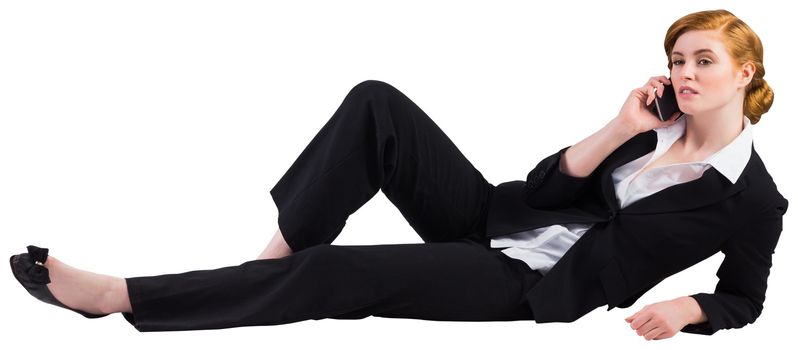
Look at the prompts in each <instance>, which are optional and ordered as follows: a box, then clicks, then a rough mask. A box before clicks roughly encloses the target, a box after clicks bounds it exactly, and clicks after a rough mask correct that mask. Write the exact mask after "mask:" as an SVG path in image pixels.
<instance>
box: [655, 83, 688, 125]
mask: <svg viewBox="0 0 798 350" xmlns="http://www.w3.org/2000/svg"><path fill="white" fill-rule="evenodd" d="M668 80H670V79H668ZM656 93H657V88H654V94H655V95H654V101H653V102H652V103H651V104H650V105H649V106H648V110H649V111H651V113H653V114H654V115H655V116H656V117H657V118H659V120H661V121H667V120H668V119H671V118H672V117H673V116H674V113H676V112H677V111H678V112H679V115H678V116H679V117H680V116H682V115H683V114H684V112H682V111H681V110H680V109H679V104H678V103H677V102H676V91H675V90H674V89H673V83H671V84H666V85H665V88H664V89H663V90H662V97H659V96H658V95H656Z"/></svg>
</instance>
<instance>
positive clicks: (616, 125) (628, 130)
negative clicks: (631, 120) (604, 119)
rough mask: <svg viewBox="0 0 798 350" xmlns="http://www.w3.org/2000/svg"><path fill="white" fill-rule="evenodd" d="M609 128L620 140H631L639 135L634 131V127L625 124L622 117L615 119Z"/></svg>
mask: <svg viewBox="0 0 798 350" xmlns="http://www.w3.org/2000/svg"><path fill="white" fill-rule="evenodd" d="M608 127H609V128H610V129H611V130H612V131H613V133H614V134H615V135H616V136H617V137H618V138H620V139H622V140H629V139H631V138H632V137H634V136H635V135H637V134H638V132H637V131H636V130H634V128H633V127H631V126H629V125H628V124H626V123H624V122H623V120H621V118H620V117H616V118H615V119H613V120H611V121H610V123H609V125H608Z"/></svg>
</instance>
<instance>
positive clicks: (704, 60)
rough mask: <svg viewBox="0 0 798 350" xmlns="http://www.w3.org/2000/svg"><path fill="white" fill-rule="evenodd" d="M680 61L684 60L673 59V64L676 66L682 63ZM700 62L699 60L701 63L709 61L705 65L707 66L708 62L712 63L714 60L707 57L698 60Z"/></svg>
mask: <svg viewBox="0 0 798 350" xmlns="http://www.w3.org/2000/svg"><path fill="white" fill-rule="evenodd" d="M680 62H682V60H674V61H673V65H674V66H678V65H680V64H681V63H680ZM698 62H699V63H701V62H707V64H705V66H706V65H708V64H711V63H712V61H710V60H708V59H706V58H702V59H700V60H698Z"/></svg>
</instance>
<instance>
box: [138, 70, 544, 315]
mask: <svg viewBox="0 0 798 350" xmlns="http://www.w3.org/2000/svg"><path fill="white" fill-rule="evenodd" d="M378 190H382V192H383V193H384V194H385V196H386V197H387V198H388V199H389V200H390V201H391V202H392V203H393V204H394V205H395V206H396V207H397V208H398V209H399V211H400V212H401V213H402V215H403V216H404V217H405V219H406V220H407V221H408V223H409V224H410V225H411V227H413V229H414V230H415V231H416V232H417V233H418V234H419V235H420V236H421V238H422V240H423V241H424V242H425V243H418V244H383V245H349V246H344V245H332V244H330V243H332V242H333V240H334V239H335V238H336V237H337V236H338V234H339V233H340V232H341V230H342V229H343V227H344V224H345V223H346V220H347V218H348V217H349V215H350V214H352V213H354V212H355V211H356V210H357V209H358V208H360V207H361V206H362V205H363V204H364V203H366V202H367V201H368V200H369V199H371V198H372V197H373V196H374V195H375V194H376V193H377V191H378ZM493 190H494V186H493V185H492V184H490V183H488V182H487V181H486V180H485V179H484V178H483V176H482V174H481V173H480V172H479V171H477V169H475V168H474V167H473V165H472V164H471V163H470V162H469V161H468V160H467V159H466V158H465V156H463V154H462V153H461V152H460V151H459V150H458V149H457V147H456V146H455V145H454V143H452V141H451V140H450V139H449V138H448V137H447V136H446V135H445V134H444V133H443V131H441V129H440V128H439V127H438V126H437V125H436V124H435V123H434V122H433V121H432V119H430V118H429V117H428V116H427V115H426V114H425V113H424V112H423V111H422V110H421V109H420V108H419V107H418V106H417V105H416V104H415V103H413V102H412V101H411V100H410V99H409V98H408V97H407V96H405V95H404V94H403V93H402V92H400V91H399V90H397V89H396V88H394V87H393V86H391V85H389V84H387V83H384V82H381V81H376V80H367V81H364V82H362V83H360V84H357V85H356V86H355V87H354V88H352V90H351V91H350V92H349V93H348V94H347V96H346V97H345V98H344V100H343V102H342V103H341V105H340V107H339V108H338V110H337V111H336V112H335V113H334V114H333V116H332V117H331V118H330V119H329V121H328V122H327V123H326V124H325V125H324V126H323V127H322V128H321V130H320V131H319V132H318V134H317V135H316V136H315V137H314V138H313V140H312V141H311V142H310V144H308V145H307V147H306V148H305V149H304V150H303V151H302V153H301V154H300V155H299V157H298V158H297V159H296V161H295V162H294V163H293V164H292V165H291V167H290V168H289V169H288V171H287V172H286V173H285V175H284V176H283V177H282V178H281V179H280V180H279V182H278V183H277V184H276V185H275V186H274V188H272V190H271V191H270V194H271V196H272V198H273V199H274V202H275V203H276V205H277V208H278V211H279V216H278V225H279V228H280V230H281V231H282V233H283V236H284V237H285V239H286V242H287V243H288V245H289V246H290V247H291V249H292V250H293V251H294V253H293V254H292V255H289V256H286V257H283V258H280V259H262V260H254V261H248V262H245V263H243V264H241V265H238V266H229V267H223V268H219V269H215V270H201V271H190V272H185V273H178V274H167V275H160V276H148V277H133V278H127V279H126V281H127V286H128V293H129V296H130V302H131V305H132V313H124V314H123V315H124V317H125V319H126V320H127V321H128V322H130V323H131V324H132V325H134V326H135V328H136V329H138V330H139V331H167V330H196V329H218V328H230V327H241V326H255V325H277V324H286V323H292V322H298V321H303V320H309V319H314V320H320V319H324V318H334V319H361V318H365V317H368V316H376V317H392V318H414V319H426V320H446V321H512V320H532V319H533V315H532V312H531V310H530V308H529V306H528V303H527V302H526V300H525V292H526V291H528V290H529V289H530V288H531V287H532V286H533V285H534V284H535V283H536V282H537V281H538V280H539V279H540V278H541V277H542V275H541V274H540V273H539V272H537V271H535V270H532V269H531V268H529V267H528V266H527V265H526V264H524V263H523V262H521V261H519V260H516V259H512V258H510V257H507V256H506V255H504V254H503V253H501V251H500V249H498V248H490V244H489V242H490V241H489V239H487V238H485V221H486V218H487V208H488V203H489V201H490V199H491V195H492V193H493ZM378 229H390V228H385V227H381V228H378Z"/></svg>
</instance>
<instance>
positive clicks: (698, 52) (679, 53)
mask: <svg viewBox="0 0 798 350" xmlns="http://www.w3.org/2000/svg"><path fill="white" fill-rule="evenodd" d="M702 52H709V53H712V54H713V55H715V52H714V51H712V50H710V49H698V50H695V52H693V55H697V54H700V53H702ZM672 54H674V55H681V56H684V55H683V54H682V53H681V52H679V51H674V52H672ZM716 56H717V55H716Z"/></svg>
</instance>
